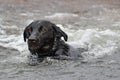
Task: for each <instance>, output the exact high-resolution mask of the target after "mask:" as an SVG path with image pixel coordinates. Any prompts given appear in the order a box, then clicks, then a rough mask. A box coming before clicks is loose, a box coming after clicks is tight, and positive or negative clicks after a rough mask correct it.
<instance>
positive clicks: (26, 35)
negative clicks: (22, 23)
mask: <svg viewBox="0 0 120 80" xmlns="http://www.w3.org/2000/svg"><path fill="white" fill-rule="evenodd" d="M31 32H32V27H30V25H29V26H27V27H26V28H25V29H24V32H23V37H24V41H25V42H26V39H28V38H29V36H30V34H31Z"/></svg>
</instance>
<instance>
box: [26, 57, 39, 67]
mask: <svg viewBox="0 0 120 80" xmlns="http://www.w3.org/2000/svg"><path fill="white" fill-rule="evenodd" d="M38 63H39V61H38V56H36V55H29V56H28V64H29V65H31V66H35V65H38Z"/></svg>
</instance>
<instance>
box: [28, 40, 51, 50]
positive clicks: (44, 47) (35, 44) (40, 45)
mask: <svg viewBox="0 0 120 80" xmlns="http://www.w3.org/2000/svg"><path fill="white" fill-rule="evenodd" d="M28 46H29V48H30V49H34V50H36V49H39V50H41V51H44V52H46V51H48V50H49V49H50V47H51V46H50V44H44V43H39V42H31V41H29V40H28Z"/></svg>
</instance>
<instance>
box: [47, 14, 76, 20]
mask: <svg viewBox="0 0 120 80" xmlns="http://www.w3.org/2000/svg"><path fill="white" fill-rule="evenodd" d="M68 17H78V15H77V14H73V13H54V14H52V15H49V16H45V18H49V19H55V18H59V19H61V18H68Z"/></svg>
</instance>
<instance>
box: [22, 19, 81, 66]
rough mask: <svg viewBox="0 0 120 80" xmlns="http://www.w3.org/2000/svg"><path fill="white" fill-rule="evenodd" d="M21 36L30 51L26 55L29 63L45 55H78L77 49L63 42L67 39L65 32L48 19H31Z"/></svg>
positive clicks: (65, 56) (56, 56) (63, 56)
mask: <svg viewBox="0 0 120 80" xmlns="http://www.w3.org/2000/svg"><path fill="white" fill-rule="evenodd" d="M23 36H24V41H26V40H27V43H28V48H29V51H30V53H31V54H30V55H29V56H28V59H29V64H30V65H35V64H37V63H38V62H41V61H43V60H44V59H45V58H46V57H51V58H54V59H73V58H77V57H78V56H79V52H78V51H77V50H75V49H73V48H72V47H70V45H68V44H66V43H65V41H67V40H68V36H67V34H66V33H65V32H63V31H62V30H61V29H60V28H59V27H57V26H56V25H55V24H53V23H51V22H50V21H45V20H37V21H33V22H32V23H31V24H29V25H28V26H27V27H26V28H25V30H24V33H23ZM61 37H63V39H64V40H63V39H62V38H61Z"/></svg>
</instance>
